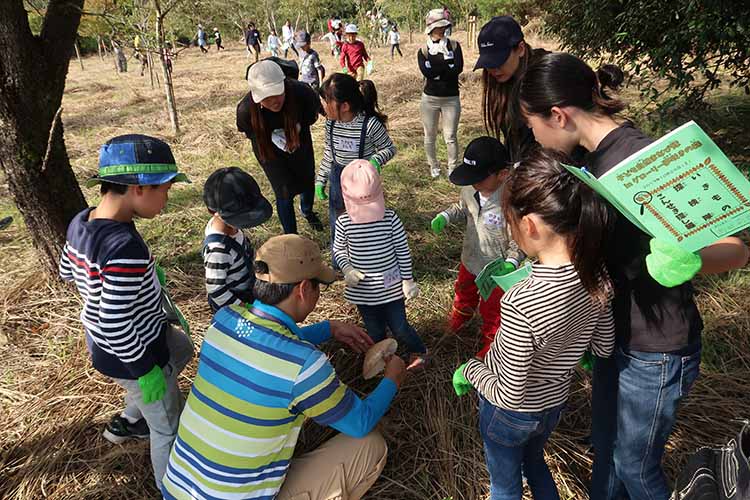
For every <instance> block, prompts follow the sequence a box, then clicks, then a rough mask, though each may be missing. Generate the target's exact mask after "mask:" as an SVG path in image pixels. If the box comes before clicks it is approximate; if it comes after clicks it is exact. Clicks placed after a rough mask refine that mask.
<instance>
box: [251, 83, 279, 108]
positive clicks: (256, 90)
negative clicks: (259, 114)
mask: <svg viewBox="0 0 750 500" xmlns="http://www.w3.org/2000/svg"><path fill="white" fill-rule="evenodd" d="M250 93H251V94H252V96H253V101H254V102H255V104H258V103H259V102H260V101H262V100H263V99H265V98H266V97H273V96H277V95H281V94H283V93H284V80H281V81H280V82H276V83H269V84H266V85H263V86H262V87H256V86H254V85H250Z"/></svg>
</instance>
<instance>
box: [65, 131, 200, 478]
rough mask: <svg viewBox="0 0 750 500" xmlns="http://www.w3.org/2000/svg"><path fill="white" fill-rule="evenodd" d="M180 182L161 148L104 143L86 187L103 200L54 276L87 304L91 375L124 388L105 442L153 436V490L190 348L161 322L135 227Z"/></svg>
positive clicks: (130, 141)
mask: <svg viewBox="0 0 750 500" xmlns="http://www.w3.org/2000/svg"><path fill="white" fill-rule="evenodd" d="M180 181H183V182H190V181H189V180H188V178H187V177H186V176H185V174H182V173H178V172H177V165H176V164H175V160H174V156H172V151H171V150H170V148H169V146H168V145H167V144H166V143H164V142H162V141H160V140H159V139H155V138H153V137H148V136H144V135H124V136H119V137H115V138H113V139H111V140H109V141H108V142H107V143H105V144H104V145H103V146H102V147H101V150H100V152H99V175H98V176H96V177H94V178H92V179H90V180H89V181H88V182H87V183H86V185H87V186H88V187H93V186H95V185H96V184H101V193H102V199H101V202H100V203H99V205H98V206H96V207H89V208H87V209H85V210H83V211H82V212H81V213H79V214H78V215H76V216H75V217H74V218H73V220H72V221H71V223H70V226H69V227H68V231H67V241H66V242H65V247H64V248H63V252H62V256H61V258H60V277H61V278H62V279H64V280H67V281H74V282H75V284H76V287H77V288H78V291H79V293H80V294H81V298H82V299H83V303H84V304H83V311H81V321H82V322H83V328H84V331H85V332H86V344H87V346H88V348H89V351H90V353H91V361H92V363H93V365H94V368H96V370H97V371H99V372H100V373H102V374H103V375H106V376H108V377H110V378H112V379H114V381H115V382H116V383H117V384H118V385H120V386H121V387H123V388H124V389H125V390H126V395H125V404H126V407H125V410H123V412H122V413H121V414H120V415H117V416H115V417H114V418H113V419H112V421H111V422H110V423H109V424H108V425H107V427H106V430H105V431H104V437H105V438H106V439H108V440H109V441H111V442H113V443H120V442H122V441H125V440H126V439H128V438H145V437H150V441H151V464H152V466H153V469H154V478H155V480H156V485H157V487H159V488H160V487H161V479H162V476H164V472H165V471H166V465H167V461H168V459H169V450H170V447H171V446H172V442H173V441H174V438H175V436H176V434H177V424H178V419H179V416H180V412H181V411H182V407H183V404H184V399H183V397H182V394H181V393H180V390H179V388H178V386H177V376H178V375H179V373H180V371H182V369H183V368H184V367H185V365H186V364H187V363H188V361H190V359H191V358H192V357H193V346H192V342H191V341H190V339H189V338H188V337H187V336H186V335H185V334H184V333H182V332H181V331H179V330H177V329H175V328H172V327H171V326H170V325H169V324H168V322H167V317H166V314H165V313H164V311H163V309H162V297H161V286H160V285H159V280H158V279H157V276H156V273H155V263H154V258H153V256H152V255H151V252H150V251H149V249H148V246H147V245H146V243H145V242H144V241H143V238H142V237H141V235H140V234H138V231H137V230H136V228H135V225H134V224H133V219H134V218H135V217H140V218H144V219H151V218H154V217H156V216H157V215H158V214H159V212H161V211H162V209H163V208H164V206H165V205H166V203H167V197H168V195H167V193H168V191H169V189H170V187H171V186H172V183H174V182H180Z"/></svg>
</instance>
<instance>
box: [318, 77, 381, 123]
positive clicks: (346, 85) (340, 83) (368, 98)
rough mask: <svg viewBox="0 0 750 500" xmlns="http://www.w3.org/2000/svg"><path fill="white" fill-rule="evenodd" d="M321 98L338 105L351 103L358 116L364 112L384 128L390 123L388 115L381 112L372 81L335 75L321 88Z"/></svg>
mask: <svg viewBox="0 0 750 500" xmlns="http://www.w3.org/2000/svg"><path fill="white" fill-rule="evenodd" d="M320 96H321V97H322V98H323V99H325V100H326V102H328V101H336V102H337V103H338V104H342V103H345V102H348V103H349V107H350V108H351V110H352V112H353V113H354V114H355V115H356V114H357V113H360V112H362V111H364V113H365V115H367V116H374V117H375V118H377V119H378V120H380V123H382V124H383V126H386V125H387V123H388V115H386V114H385V113H383V112H381V111H380V107H379V106H378V91H377V90H376V89H375V84H374V83H373V82H372V80H362V81H361V82H359V83H358V82H357V80H356V79H355V78H354V77H353V76H351V75H345V74H343V73H334V74H333V75H331V76H330V78H328V79H327V80H326V81H325V82H323V85H321V86H320Z"/></svg>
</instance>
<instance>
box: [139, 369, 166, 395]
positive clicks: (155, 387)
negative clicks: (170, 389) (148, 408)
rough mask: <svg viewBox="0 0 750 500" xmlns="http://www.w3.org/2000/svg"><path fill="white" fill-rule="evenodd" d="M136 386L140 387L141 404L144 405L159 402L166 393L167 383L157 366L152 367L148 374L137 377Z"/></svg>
mask: <svg viewBox="0 0 750 500" xmlns="http://www.w3.org/2000/svg"><path fill="white" fill-rule="evenodd" d="M138 385H139V386H140V387H141V393H143V402H144V403H146V404H150V403H153V402H155V401H159V400H161V398H163V397H164V393H165V392H167V381H166V380H165V379H164V372H163V371H161V368H159V365H154V367H153V368H151V371H150V372H148V373H147V374H145V375H141V376H140V377H138Z"/></svg>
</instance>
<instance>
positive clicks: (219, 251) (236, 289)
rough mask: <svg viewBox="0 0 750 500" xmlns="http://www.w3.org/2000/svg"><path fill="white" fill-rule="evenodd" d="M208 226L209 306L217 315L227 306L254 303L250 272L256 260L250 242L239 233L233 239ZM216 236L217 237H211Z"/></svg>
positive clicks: (205, 256) (205, 250)
mask: <svg viewBox="0 0 750 500" xmlns="http://www.w3.org/2000/svg"><path fill="white" fill-rule="evenodd" d="M212 220H213V219H211V220H210V221H209V222H208V225H206V230H205V236H206V239H204V241H203V267H204V268H205V270H206V292H207V293H208V304H209V305H210V306H211V309H213V310H214V312H216V311H218V310H219V309H221V308H222V307H224V306H229V305H234V304H236V305H241V304H242V303H243V302H244V303H250V304H252V302H253V283H254V282H255V276H254V275H253V274H251V272H250V266H251V265H252V262H253V260H254V255H255V254H254V252H253V248H252V247H251V246H250V242H249V240H248V239H247V237H245V235H244V234H243V233H242V231H241V230H238V231H237V233H235V234H234V235H232V236H229V235H226V234H223V233H220V232H218V231H216V230H215V229H213V228H212V227H211V222H212ZM211 235H217V236H211Z"/></svg>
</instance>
